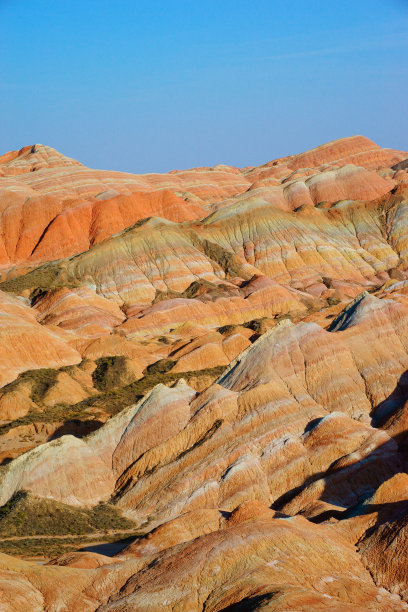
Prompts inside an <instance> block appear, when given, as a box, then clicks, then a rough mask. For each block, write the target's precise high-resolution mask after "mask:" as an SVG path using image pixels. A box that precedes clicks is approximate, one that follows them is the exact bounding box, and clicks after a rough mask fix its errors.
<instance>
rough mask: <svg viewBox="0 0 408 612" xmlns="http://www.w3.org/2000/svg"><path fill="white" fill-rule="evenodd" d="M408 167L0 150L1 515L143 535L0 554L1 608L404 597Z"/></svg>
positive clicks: (385, 605)
mask: <svg viewBox="0 0 408 612" xmlns="http://www.w3.org/2000/svg"><path fill="white" fill-rule="evenodd" d="M406 158H407V154H406V153H403V152H399V151H391V150H388V149H381V148H380V147H377V146H376V145H375V144H374V143H372V142H371V141H369V140H367V139H365V138H363V137H353V138H348V139H342V140H339V141H336V142H333V143H329V144H327V145H323V146H322V147H318V148H317V149H314V150H312V151H308V152H306V153H303V154H300V155H297V156H291V157H287V158H284V159H278V160H274V161H273V162H269V163H267V164H265V165H264V166H260V167H257V168H252V167H251V168H245V169H243V170H240V169H237V168H230V167H227V166H216V167H214V168H196V169H192V170H188V171H182V172H172V173H169V174H167V175H153V174H152V175H145V176H136V175H126V174H123V173H117V172H105V171H93V170H90V169H88V168H85V167H84V166H82V165H81V164H79V163H78V162H75V161H74V160H70V159H69V158H66V157H64V156H62V155H60V154H59V153H57V152H56V151H54V150H52V149H50V148H48V147H43V146H41V145H36V146H35V147H27V148H24V149H22V150H21V151H19V152H11V153H9V154H6V155H5V156H3V157H2V158H0V213H1V215H2V217H1V221H0V223H1V225H2V232H1V236H2V238H1V240H2V242H1V244H0V265H1V266H3V268H2V269H3V280H5V282H3V283H2V284H1V289H3V290H0V348H1V351H0V386H1V389H0V420H1V423H0V425H1V429H0V460H1V461H3V460H4V463H3V465H1V466H0V505H2V506H4V504H6V503H8V504H9V506H7V507H5V508H6V509H7V508H8V507H10V506H12V504H13V503H14V501H13V500H15V499H16V497H15V496H16V495H18V494H19V493H20V492H22V491H30V492H31V493H33V494H34V495H35V496H37V497H40V498H41V497H42V498H50V499H54V500H56V501H58V502H64V503H67V504H70V505H73V506H76V507H77V508H78V507H79V508H80V507H86V508H92V507H94V506H96V505H97V504H99V502H107V501H110V502H111V503H113V504H115V505H116V508H117V509H119V510H120V511H121V512H123V513H124V514H125V515H126V516H128V517H129V518H132V519H133V521H135V523H136V526H137V527H138V529H139V531H140V536H139V537H138V538H135V539H134V540H133V541H132V542H131V543H130V544H128V545H127V546H126V547H125V548H123V550H121V551H120V552H119V553H118V554H117V555H116V556H115V557H112V558H111V557H109V556H105V555H101V554H97V553H94V552H84V551H82V552H73V553H69V554H64V555H61V556H60V557H59V558H57V559H54V560H52V562H51V563H50V564H48V565H38V564H36V563H30V562H27V561H21V560H17V559H14V558H13V557H9V556H6V555H0V566H1V567H0V570H1V572H0V574H1V575H0V604H1V605H0V607H1V606H3V607H4V609H5V610H10V611H12V612H14V610H20V609H21V610H23V609H28V608H29V609H32V610H39V611H40V610H43V609H49V610H69V611H70V612H71V611H73V612H75V611H78V612H79V611H80V612H83V611H86V612H87V611H95V610H97V609H98V610H106V611H108V610H109V611H119V610H123V611H124V610H149V611H150V610H157V609H164V610H172V611H173V610H189V611H190V610H192V611H193V610H194V611H195V610H197V611H200V610H206V611H207V612H208V611H214V612H221V611H222V610H241V609H242V610H247V609H248V610H255V609H266V608H269V609H273V610H282V612H284V611H287V610H299V611H301V610H302V611H304V612H309V610H322V611H323V610H338V611H339V612H340V611H343V610H354V611H360V610H361V611H363V610H367V609H370V610H384V611H385V610H387V611H388V610H395V611H397V610H398V611H399V610H405V609H407V610H408V580H407V576H406V562H407V546H406V540H407V511H408V472H407V448H408V437H407V431H408V384H407V372H408V261H407V253H408V227H407V220H408V215H407V210H408V209H407V200H408V191H407V189H408V188H407V185H408V183H407V181H406V172H405V170H404V162H403V160H405V159H406ZM401 162H403V163H402V165H401ZM42 262H46V263H44V264H43V263H42ZM40 264H41V265H40ZM1 323H2V324H1ZM18 375H20V376H19V377H18V378H17V376H18ZM200 376H201V377H200ZM6 383H10V384H6ZM142 396H143V397H142ZM141 397H142V399H139V398H141ZM136 399H138V401H136ZM64 415H66V419H65V420H64ZM109 417H110V418H109ZM88 432H92V433H90V434H89V435H86V434H88ZM63 434H70V435H63ZM5 460H7V461H8V462H6V461H5ZM5 511H6V510H5ZM0 546H1V541H0ZM13 606H14V607H13Z"/></svg>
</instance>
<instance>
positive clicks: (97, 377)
mask: <svg viewBox="0 0 408 612" xmlns="http://www.w3.org/2000/svg"><path fill="white" fill-rule="evenodd" d="M125 370H126V357H125V356H124V355H113V356H110V357H101V358H100V359H97V360H96V368H95V370H94V371H93V373H92V381H93V384H94V387H95V388H96V389H98V390H99V391H106V390H108V389H112V388H114V387H120V385H121V380H120V379H121V376H122V375H123V374H124V372H125Z"/></svg>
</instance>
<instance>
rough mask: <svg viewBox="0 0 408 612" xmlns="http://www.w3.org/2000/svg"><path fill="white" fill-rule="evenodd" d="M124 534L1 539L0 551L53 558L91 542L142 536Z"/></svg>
mask: <svg viewBox="0 0 408 612" xmlns="http://www.w3.org/2000/svg"><path fill="white" fill-rule="evenodd" d="M123 535H124V534H120V533H118V534H116V535H115V534H111V535H107V536H103V537H98V538H97V539H96V538H95V536H92V535H84V536H67V537H63V538H58V539H56V538H55V536H51V537H50V536H45V537H43V538H42V537H41V538H35V539H33V538H29V537H28V538H26V539H21V540H5V541H4V540H3V541H1V540H0V552H2V553H4V554H7V555H15V556H20V557H29V558H30V557H40V558H41V557H42V558H44V557H45V558H48V559H52V558H55V557H59V556H60V555H62V554H64V553H68V552H74V551H77V550H80V549H82V548H84V547H86V546H89V545H90V544H95V543H96V542H97V543H98V544H107V543H110V542H120V541H122V542H125V541H126V542H129V543H130V541H131V540H133V539H134V538H135V537H138V536H140V532H139V531H137V530H135V531H134V532H133V533H131V534H130V535H129V536H127V537H126V538H123Z"/></svg>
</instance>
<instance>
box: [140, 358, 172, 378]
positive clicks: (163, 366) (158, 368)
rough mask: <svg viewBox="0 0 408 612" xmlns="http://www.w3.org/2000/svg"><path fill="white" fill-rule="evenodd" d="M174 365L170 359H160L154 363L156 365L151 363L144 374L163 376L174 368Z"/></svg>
mask: <svg viewBox="0 0 408 612" xmlns="http://www.w3.org/2000/svg"><path fill="white" fill-rule="evenodd" d="M175 364H176V362H175V361H173V360H172V359H160V361H156V363H152V364H151V365H149V366H147V368H146V374H148V375H154V374H165V373H166V372H169V371H170V370H171V369H172V368H174V366H175Z"/></svg>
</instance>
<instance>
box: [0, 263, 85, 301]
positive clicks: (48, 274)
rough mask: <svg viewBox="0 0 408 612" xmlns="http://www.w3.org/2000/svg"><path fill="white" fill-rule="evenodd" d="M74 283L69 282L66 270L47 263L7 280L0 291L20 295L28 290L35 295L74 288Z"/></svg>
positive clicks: (1, 285)
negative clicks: (64, 288) (52, 290)
mask: <svg viewBox="0 0 408 612" xmlns="http://www.w3.org/2000/svg"><path fill="white" fill-rule="evenodd" d="M76 286H77V284H76V283H75V282H72V281H69V279H68V275H67V270H66V268H64V267H63V266H61V265H60V264H59V263H47V264H44V265H43V266H39V267H38V268H35V269H34V270H31V271H30V272H27V274H23V275H21V276H15V277H14V278H9V279H7V280H5V281H4V282H2V283H0V289H1V290H2V291H7V292H9V293H17V294H20V293H22V292H23V291H25V290H27V289H29V290H30V292H32V293H34V294H35V295H38V294H41V293H43V292H46V291H50V290H51V289H60V288H62V287H68V288H73V287H76Z"/></svg>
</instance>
